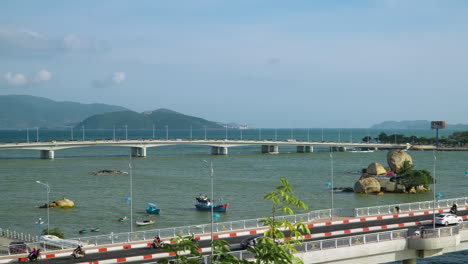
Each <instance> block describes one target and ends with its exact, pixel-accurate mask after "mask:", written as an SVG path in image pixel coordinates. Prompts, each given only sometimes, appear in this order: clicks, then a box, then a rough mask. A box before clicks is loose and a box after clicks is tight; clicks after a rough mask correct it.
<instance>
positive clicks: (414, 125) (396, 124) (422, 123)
mask: <svg viewBox="0 0 468 264" xmlns="http://www.w3.org/2000/svg"><path fill="white" fill-rule="evenodd" d="M435 121H439V120H435ZM370 128H372V129H431V121H428V120H413V121H410V120H404V121H385V122H382V123H380V124H376V125H373V126H371V127H370ZM445 128H447V129H459V130H468V125H466V124H448V123H447V124H446V125H445Z"/></svg>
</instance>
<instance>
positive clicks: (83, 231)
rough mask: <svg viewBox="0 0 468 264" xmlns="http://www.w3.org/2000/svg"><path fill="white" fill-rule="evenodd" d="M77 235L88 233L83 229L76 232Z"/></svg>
mask: <svg viewBox="0 0 468 264" xmlns="http://www.w3.org/2000/svg"><path fill="white" fill-rule="evenodd" d="M78 233H80V234H86V233H88V230H86V229H83V230H80V231H78Z"/></svg>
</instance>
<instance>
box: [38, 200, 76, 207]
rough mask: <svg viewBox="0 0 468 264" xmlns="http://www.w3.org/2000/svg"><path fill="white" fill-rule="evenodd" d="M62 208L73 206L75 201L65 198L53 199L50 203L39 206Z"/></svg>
mask: <svg viewBox="0 0 468 264" xmlns="http://www.w3.org/2000/svg"><path fill="white" fill-rule="evenodd" d="M47 207H49V208H62V209H68V208H73V207H75V203H74V202H73V201H72V200H68V199H66V198H63V199H60V200H56V201H53V202H51V203H49V204H48V205H47V204H44V205H43V206H40V207H39V208H47Z"/></svg>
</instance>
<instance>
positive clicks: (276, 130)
mask: <svg viewBox="0 0 468 264" xmlns="http://www.w3.org/2000/svg"><path fill="white" fill-rule="evenodd" d="M275 141H278V129H277V128H275Z"/></svg>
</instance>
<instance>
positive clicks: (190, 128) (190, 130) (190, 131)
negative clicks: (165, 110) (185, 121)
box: [190, 125, 192, 140]
mask: <svg viewBox="0 0 468 264" xmlns="http://www.w3.org/2000/svg"><path fill="white" fill-rule="evenodd" d="M190 140H192V125H190Z"/></svg>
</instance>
